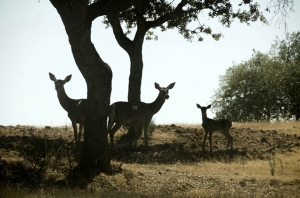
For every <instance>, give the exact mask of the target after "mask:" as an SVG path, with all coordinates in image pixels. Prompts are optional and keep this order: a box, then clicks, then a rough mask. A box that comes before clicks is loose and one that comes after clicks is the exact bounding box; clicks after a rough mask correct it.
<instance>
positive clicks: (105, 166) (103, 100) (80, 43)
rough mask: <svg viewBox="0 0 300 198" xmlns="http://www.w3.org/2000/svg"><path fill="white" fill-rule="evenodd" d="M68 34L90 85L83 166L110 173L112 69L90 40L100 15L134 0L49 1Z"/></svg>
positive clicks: (77, 59)
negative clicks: (93, 25) (108, 119)
mask: <svg viewBox="0 0 300 198" xmlns="http://www.w3.org/2000/svg"><path fill="white" fill-rule="evenodd" d="M50 2H51V3H52V5H53V6H54V7H55V8H56V10H57V12H58V14H59V15H60V17H61V20H62V22H63V24H64V26H65V29H66V33H67V35H68V37H69V43H70V45H71V49H72V53H73V56H74V59H75V62H76V64H77V66H78V68H79V70H80V72H81V73H82V75H83V77H84V79H85V81H86V84H87V90H88V91H87V107H86V110H85V120H84V130H85V132H84V148H83V155H82V156H83V157H82V160H81V162H80V166H81V167H85V168H86V167H97V168H99V169H100V170H101V171H103V172H109V171H110V169H111V167H110V156H109V152H108V141H107V108H108V106H109V105H110V94H111V80H112V71H111V69H110V67H109V65H108V64H106V63H105V62H104V61H103V60H102V59H101V57H100V56H99V54H98V53H97V51H96V49H95V47H94V45H93V43H92V42H91V26H92V21H93V20H94V19H96V18H97V17H99V16H103V15H107V14H113V13H114V12H119V11H122V10H124V9H127V8H128V7H129V6H131V5H132V3H133V2H134V1H130V0H127V1H124V0H99V1H96V2H95V1H89V0H50Z"/></svg>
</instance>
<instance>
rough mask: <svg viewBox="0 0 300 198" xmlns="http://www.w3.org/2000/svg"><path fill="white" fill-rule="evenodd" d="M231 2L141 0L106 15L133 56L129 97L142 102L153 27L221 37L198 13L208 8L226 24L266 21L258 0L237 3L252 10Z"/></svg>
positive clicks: (190, 35) (190, 36) (188, 35)
mask: <svg viewBox="0 0 300 198" xmlns="http://www.w3.org/2000/svg"><path fill="white" fill-rule="evenodd" d="M231 2H232V1H230V0H218V1H199V0H198V1H194V0H180V1H167V0H148V1H147V0H140V1H137V2H136V3H135V4H133V6H131V7H130V8H128V9H126V10H124V11H121V12H119V13H114V14H110V15H107V17H106V18H104V23H105V24H106V25H107V26H111V27H112V29H113V33H114V35H115V38H116V40H117V42H118V44H119V45H120V46H121V47H122V48H123V49H124V50H125V51H126V52H127V53H128V55H129V58H130V75H129V85H128V101H129V102H140V95H141V82H142V73H143V58H142V54H143V53H142V48H143V42H144V39H145V37H146V39H147V40H151V39H157V36H155V35H154V33H153V31H152V30H151V29H155V28H160V30H161V31H162V32H164V31H166V30H167V29H173V28H177V29H178V30H179V33H180V34H181V35H182V36H183V37H184V38H185V39H187V40H189V41H191V40H193V38H194V37H195V36H196V37H198V40H199V41H202V40H203V38H202V37H201V34H202V33H204V34H208V35H211V36H212V37H213V38H214V39H215V40H219V38H220V37H221V34H220V33H217V34H216V33H213V32H212V30H211V28H210V27H208V26H206V25H205V24H203V23H201V22H200V20H199V17H198V16H199V15H200V13H201V12H202V11H207V14H208V16H209V17H211V18H219V22H220V23H221V24H222V25H224V26H226V27H230V25H231V23H232V22H233V20H234V19H239V21H240V22H241V23H247V24H249V23H250V22H255V21H257V20H261V21H262V22H266V19H265V18H264V17H263V15H262V13H261V12H259V4H258V3H254V2H252V1H249V0H243V1H242V2H241V3H239V4H238V3H237V4H238V6H240V7H243V9H244V8H245V7H248V10H242V9H237V10H234V8H233V7H234V6H233V3H231ZM122 24H123V25H124V27H125V30H124V29H123V27H122ZM190 25H192V28H191V27H190ZM133 30H136V32H135V35H134V38H133V40H130V39H129V38H128V34H129V33H131V32H132V31H133ZM127 135H129V137H134V129H130V130H129V132H128V134H127Z"/></svg>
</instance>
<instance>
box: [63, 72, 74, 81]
mask: <svg viewBox="0 0 300 198" xmlns="http://www.w3.org/2000/svg"><path fill="white" fill-rule="evenodd" d="M71 78H72V74H71V75H69V76H67V77H66V78H65V80H64V81H65V82H69V81H70V80H71Z"/></svg>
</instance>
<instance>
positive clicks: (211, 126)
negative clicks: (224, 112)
mask: <svg viewBox="0 0 300 198" xmlns="http://www.w3.org/2000/svg"><path fill="white" fill-rule="evenodd" d="M196 105H197V107H198V108H199V109H200V110H201V112H202V127H203V128H204V131H205V134H204V140H203V145H202V151H205V141H206V137H207V134H208V133H209V138H208V139H209V146H210V152H212V146H211V139H212V133H213V132H214V131H220V132H221V133H222V134H223V135H224V136H225V137H226V138H227V140H228V144H227V148H228V146H229V144H231V147H230V148H231V149H232V144H233V138H232V136H231V135H230V133H229V129H230V128H231V126H232V122H231V121H230V120H226V119H219V120H213V119H210V118H208V117H207V114H206V110H207V109H210V107H211V105H208V106H207V107H201V106H200V105H199V104H196Z"/></svg>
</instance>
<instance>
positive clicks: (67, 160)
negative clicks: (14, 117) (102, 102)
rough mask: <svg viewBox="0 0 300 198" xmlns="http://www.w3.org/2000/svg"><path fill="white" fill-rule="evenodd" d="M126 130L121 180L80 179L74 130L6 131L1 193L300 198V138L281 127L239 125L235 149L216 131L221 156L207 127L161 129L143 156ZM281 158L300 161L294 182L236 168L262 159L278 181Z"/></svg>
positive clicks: (118, 154) (120, 149)
mask: <svg viewBox="0 0 300 198" xmlns="http://www.w3.org/2000/svg"><path fill="white" fill-rule="evenodd" d="M125 131H126V130H125V129H121V130H120V131H119V132H117V133H116V138H115V140H116V143H115V149H111V150H110V152H111V158H112V164H113V167H114V169H115V170H116V171H115V174H113V175H105V174H102V173H99V172H94V173H89V176H88V177H87V176H83V175H78V174H76V171H75V170H76V164H77V163H76V161H77V158H78V155H77V154H76V153H74V152H73V150H72V149H73V147H72V143H70V142H72V140H73V132H72V129H71V128H70V127H45V128H42V127H32V126H0V156H1V159H0V184H1V186H0V187H1V188H2V189H5V186H7V185H8V184H10V185H13V186H15V185H16V186H23V187H26V188H28V186H30V187H32V188H35V189H36V188H51V187H60V188H61V187H66V188H68V189H82V190H92V191H93V192H102V193H105V192H109V191H116V192H122V193H121V194H122V196H123V195H124V193H129V195H132V193H135V194H136V195H137V197H143V196H144V197H152V196H160V197H169V196H179V197H182V196H187V195H188V196H190V197H193V196H194V195H196V196H199V197H200V196H202V195H203V196H206V197H207V196H210V197H216V195H224V196H225V197H226V196H236V197H248V196H247V195H249V196H250V195H251V196H254V197H255V196H268V195H270V196H271V195H273V196H284V197H298V196H299V194H300V155H299V153H298V152H299V151H300V150H299V148H300V134H298V132H295V134H293V131H290V132H289V134H286V133H282V132H280V131H277V130H274V129H272V130H260V129H251V128H247V127H246V128H236V127H234V126H233V128H232V129H231V130H230V133H231V135H232V136H233V139H234V142H233V146H234V149H233V150H227V148H226V145H227V140H226V139H225V137H224V136H223V135H222V134H220V133H217V132H215V133H214V134H213V137H212V145H213V152H209V143H208V140H207V141H206V150H207V151H205V152H203V151H202V143H203V137H204V131H203V129H202V128H201V127H196V126H191V127H187V126H184V127H183V126H177V125H175V124H172V125H158V126H156V129H155V131H154V132H153V134H152V135H151V136H150V137H149V141H148V143H149V149H148V151H146V150H145V147H144V146H143V140H142V138H140V139H139V141H138V147H137V148H136V149H135V150H134V149H133V147H132V145H130V144H128V143H127V142H124V141H122V138H120V137H121V135H122V134H125ZM277 155H286V156H288V155H289V156H298V157H297V159H296V161H297V162H296V163H298V164H297V166H298V167H299V168H298V169H296V170H293V173H294V174H295V175H293V176H292V177H290V179H289V175H288V174H290V173H286V175H285V176H286V177H279V176H278V177H274V179H270V178H269V177H268V178H264V177H256V176H255V175H251V171H250V173H247V174H246V173H242V172H239V170H238V168H236V170H234V169H232V167H235V166H237V167H244V166H245V164H247V163H248V166H251V162H255V163H256V162H257V160H258V161H262V162H266V166H270V167H267V170H268V173H267V174H268V175H270V173H269V169H270V168H271V165H270V162H272V160H273V161H274V159H275V158H274V156H277ZM293 158H295V157H293ZM280 163H281V161H280ZM280 163H279V161H278V160H277V161H276V172H275V176H276V175H277V174H279V173H278V170H279V167H280ZM233 164H234V165H233ZM209 166H211V167H219V169H220V167H222V169H228V172H230V171H232V172H230V174H229V176H228V175H226V176H224V175H222V174H223V173H222V172H221V173H218V172H214V171H212V170H208V168H206V167H209ZM283 166H284V167H288V163H286V165H285V164H284V165H282V164H281V167H282V175H283V176H284V168H283ZM274 170H275V169H274ZM231 175H232V176H231ZM270 177H271V178H272V176H270ZM241 192H243V194H240V193H241ZM247 193H248V194H247ZM249 193H250V194H249ZM0 194H1V191H0ZM113 195H115V196H116V197H121V195H120V196H119V194H113ZM0 197H1V195H0ZM46 197H47V196H46ZM221 197H222V196H221Z"/></svg>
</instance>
